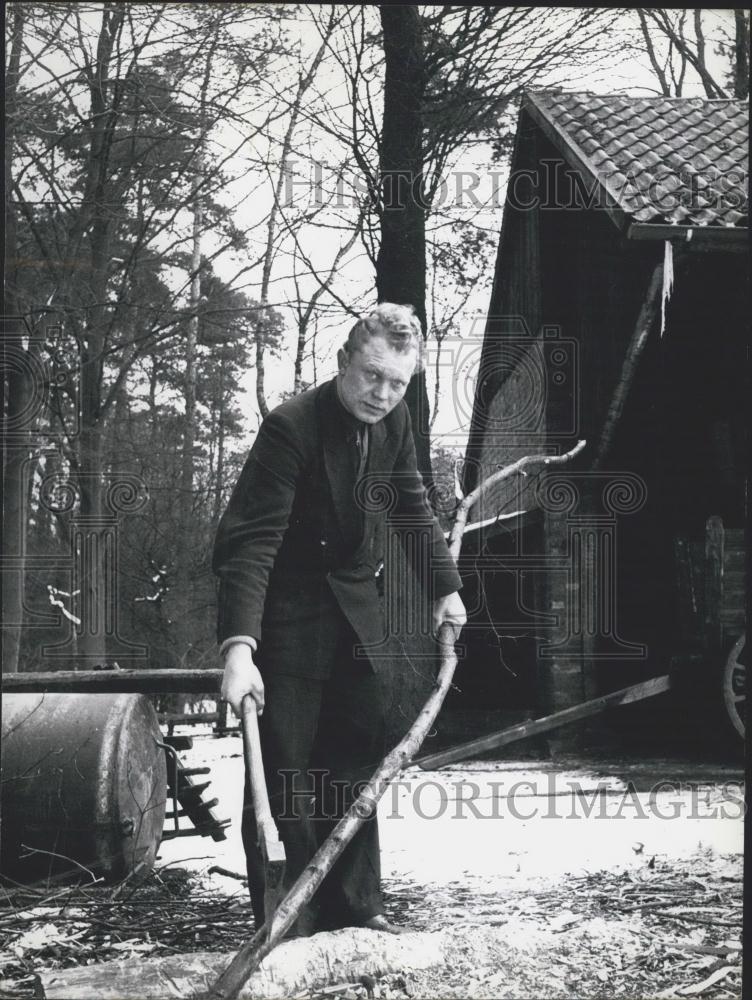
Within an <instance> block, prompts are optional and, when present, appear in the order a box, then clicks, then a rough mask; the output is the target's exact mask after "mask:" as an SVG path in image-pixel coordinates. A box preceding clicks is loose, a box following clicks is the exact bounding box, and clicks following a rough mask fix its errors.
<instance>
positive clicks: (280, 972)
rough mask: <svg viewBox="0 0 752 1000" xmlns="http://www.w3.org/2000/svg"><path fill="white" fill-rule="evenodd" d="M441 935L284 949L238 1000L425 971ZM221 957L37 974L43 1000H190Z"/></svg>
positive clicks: (131, 961) (312, 942)
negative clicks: (368, 978) (42, 992)
mask: <svg viewBox="0 0 752 1000" xmlns="http://www.w3.org/2000/svg"><path fill="white" fill-rule="evenodd" d="M445 945H446V940H445V935H444V933H443V932H441V931H435V932H431V933H426V932H420V933H419V932H411V933H406V934H399V935H397V934H387V933H384V932H382V931H370V930H366V929H364V928H360V927H348V928H345V929H344V930H339V931H325V932H322V933H320V934H314V935H313V936H312V937H309V938H296V939H294V940H292V941H283V942H282V944H280V945H278V946H277V947H276V948H275V949H274V951H273V952H271V953H270V954H269V955H267V957H266V958H265V959H264V961H263V962H262V963H261V965H260V967H259V968H258V970H257V971H256V972H254V973H253V975H252V976H251V977H250V979H249V980H248V981H247V982H246V984H245V986H244V987H243V989H242V991H241V992H240V998H241V1000H251V998H261V997H263V998H264V1000H282V998H284V997H289V996H293V995H294V994H295V993H299V992H301V991H302V990H317V989H323V988H324V987H326V986H331V985H334V984H335V983H357V982H358V981H359V979H360V977H361V976H365V975H368V976H373V977H374V978H378V977H379V976H384V975H387V974H389V973H397V972H406V971H412V970H420V969H429V968H433V967H436V966H439V965H442V964H443V962H444V951H445ZM232 957H233V955H232V953H225V952H206V951H202V952H193V953H189V954H184V955H169V956H167V957H165V958H150V959H144V960H142V959H140V957H136V956H133V957H130V958H124V959H120V960H118V961H117V962H102V963H101V964H100V965H90V966H86V967H84V968H80V969H57V970H55V971H54V972H48V973H42V974H41V976H40V978H41V981H42V986H43V989H44V996H45V997H47V998H48V1000H70V998H71V997H76V1000H168V998H170V997H175V998H178V997H179V998H180V1000H190V998H191V997H194V996H196V995H199V994H201V993H206V992H207V991H208V989H209V987H210V986H211V984H212V983H213V982H214V980H215V979H216V978H217V976H218V975H219V974H220V972H221V971H222V970H223V969H224V968H225V966H227V965H228V964H229V962H230V961H231V959H232Z"/></svg>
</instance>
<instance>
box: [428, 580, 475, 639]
mask: <svg viewBox="0 0 752 1000" xmlns="http://www.w3.org/2000/svg"><path fill="white" fill-rule="evenodd" d="M466 621H467V614H466V612H465V605H464V604H463V603H462V598H461V597H460V595H459V594H458V593H457V591H456V590H455V592H454V593H453V594H447V596H446V597H440V598H438V600H436V601H434V604H433V629H434V634H435V635H438V634H439V629H440V628H441V626H442V625H444V624H449V625H451V626H452V629H453V631H454V638H455V640H456V639H458V638H459V634H460V632H461V631H462V626H463V625H464V624H465V622H466Z"/></svg>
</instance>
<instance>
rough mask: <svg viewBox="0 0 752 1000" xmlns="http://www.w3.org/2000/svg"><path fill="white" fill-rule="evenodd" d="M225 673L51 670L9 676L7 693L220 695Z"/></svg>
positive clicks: (5, 680)
mask: <svg viewBox="0 0 752 1000" xmlns="http://www.w3.org/2000/svg"><path fill="white" fill-rule="evenodd" d="M223 672H224V671H222V670H219V669H209V670H152V669H147V668H144V669H143V670H49V671H37V672H31V671H30V672H29V673H23V674H6V675H5V676H4V677H3V690H4V691H7V692H14V693H15V692H21V691H27V692H32V693H33V692H36V691H39V692H52V691H56V692H57V691H70V692H90V693H94V694H97V693H102V694H103V693H105V692H107V693H109V692H113V691H124V692H135V693H136V694H161V693H162V692H174V693H178V694H183V693H185V694H209V693H211V692H218V691H219V688H220V685H221V683H222V674H223Z"/></svg>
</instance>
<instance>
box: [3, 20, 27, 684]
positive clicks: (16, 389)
mask: <svg viewBox="0 0 752 1000" xmlns="http://www.w3.org/2000/svg"><path fill="white" fill-rule="evenodd" d="M12 17H13V22H12V25H13V26H12V29H11V44H10V55H9V60H8V71H7V73H6V77H5V95H6V97H5V99H6V105H5V107H6V133H5V135H6V150H5V192H6V199H7V200H6V204H5V234H6V235H5V239H6V243H5V250H6V254H7V258H6V260H7V269H6V272H5V281H4V289H3V291H4V300H5V319H4V324H3V331H2V336H3V352H2V353H3V357H2V360H3V373H4V374H3V379H2V392H3V395H4V396H5V398H4V399H3V400H2V403H3V413H4V416H5V423H4V431H3V463H2V470H3V480H2V482H3V550H4V554H5V556H6V557H15V558H16V559H17V560H18V562H17V564H16V565H17V568H16V570H15V571H14V572H9V573H2V574H0V577H1V578H2V608H3V628H2V663H3V671H4V672H5V673H14V672H15V671H17V670H18V659H19V651H20V644H21V627H22V625H23V595H24V585H25V579H26V573H25V566H24V558H25V552H24V550H25V538H26V523H25V512H24V509H23V507H24V504H23V497H24V483H23V467H24V461H25V459H26V458H27V456H28V455H29V444H28V443H27V442H26V441H24V440H23V437H25V435H23V437H22V438H21V440H10V434H9V433H8V432H9V431H10V433H11V434H12V433H13V429H14V428H15V427H16V426H17V425H18V423H19V421H20V419H21V415H22V414H23V413H24V412H25V411H26V410H27V408H28V406H29V403H30V401H31V393H32V389H33V386H32V384H31V376H30V374H29V373H28V372H27V371H25V370H24V366H23V365H22V364H19V362H18V360H17V358H16V357H12V356H11V354H10V349H11V339H10V338H11V337H12V338H13V341H14V345H13V353H14V355H15V354H16V353H17V352H19V354H20V352H21V351H22V350H23V348H22V345H21V344H20V342H19V341H20V337H21V334H22V327H23V325H22V323H21V321H20V318H18V319H17V318H16V316H17V314H18V311H19V303H18V298H17V295H16V280H17V266H16V258H17V257H18V232H17V220H16V210H15V206H14V204H13V202H12V201H11V200H10V195H11V190H12V184H13V146H14V139H15V136H14V133H15V127H16V121H17V111H16V107H15V97H16V89H17V83H18V72H19V68H20V63H21V49H22V47H23V30H24V18H25V10H24V7H23V5H22V4H21V5H18V6H16V7H15V8H14V9H13V13H12ZM6 373H7V374H6ZM6 380H7V381H6ZM6 393H7V396H6ZM6 406H7V409H6ZM20 431H21V428H19V432H20Z"/></svg>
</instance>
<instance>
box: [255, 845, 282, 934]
mask: <svg viewBox="0 0 752 1000" xmlns="http://www.w3.org/2000/svg"><path fill="white" fill-rule="evenodd" d="M259 847H260V848H261V855H262V857H263V859H264V923H265V924H266V932H267V936H268V935H269V933H270V932H271V927H272V923H273V921H274V914H275V913H276V912H277V907H278V906H279V904H280V903H281V901H282V900H283V899H284V896H285V885H284V882H285V864H286V861H287V859H286V856H285V845H284V844H283V843H282V841H281V840H279V839H278V837H277V831H276V829H275V830H273V831H271V832H270V831H269V829H268V828H266V829H264V830H262V831H261V834H260V837H259Z"/></svg>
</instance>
